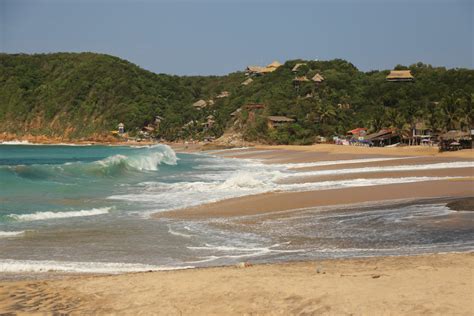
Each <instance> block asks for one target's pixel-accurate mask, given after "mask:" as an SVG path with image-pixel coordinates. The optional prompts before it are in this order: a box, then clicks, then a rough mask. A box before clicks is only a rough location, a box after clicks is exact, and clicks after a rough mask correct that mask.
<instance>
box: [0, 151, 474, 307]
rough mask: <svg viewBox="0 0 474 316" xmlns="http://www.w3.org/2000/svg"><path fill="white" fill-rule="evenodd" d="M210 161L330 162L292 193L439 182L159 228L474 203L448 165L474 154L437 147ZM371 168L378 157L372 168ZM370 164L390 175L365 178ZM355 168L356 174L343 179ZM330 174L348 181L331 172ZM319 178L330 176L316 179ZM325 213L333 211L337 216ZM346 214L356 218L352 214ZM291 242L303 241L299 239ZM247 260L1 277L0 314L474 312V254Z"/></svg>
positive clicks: (256, 204)
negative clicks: (320, 211)
mask: <svg viewBox="0 0 474 316" xmlns="http://www.w3.org/2000/svg"><path fill="white" fill-rule="evenodd" d="M180 146H181V145H180ZM180 146H174V148H175V150H181V151H192V152H194V151H200V150H202V147H201V146H192V148H190V147H188V148H185V147H180ZM209 153H212V155H217V156H221V157H223V158H228V159H232V158H239V159H259V160H260V161H262V162H264V163H265V164H301V163H315V162H319V161H325V162H333V163H329V164H327V165H324V164H323V165H312V166H306V165H295V166H296V167H298V168H295V170H296V171H295V172H301V171H302V172H316V174H314V173H313V174H309V175H306V176H304V175H305V174H304V173H303V174H302V175H303V176H301V177H299V176H296V177H292V178H289V180H285V183H288V184H308V185H310V184H314V183H318V182H324V181H345V180H348V181H352V180H358V179H361V178H363V179H395V178H403V177H439V179H437V180H432V179H431V180H429V181H419V182H412V183H395V184H386V185H371V186H361V187H347V188H337V189H331V188H326V189H325V188H322V189H317V190H306V191H296V192H280V191H276V192H268V193H263V194H256V195H249V196H244V197H238V198H230V199H226V200H222V201H218V202H214V203H209V204H204V205H199V206H197V207H191V208H186V209H179V210H174V211H168V212H161V213H157V214H154V219H151V220H172V221H178V222H179V221H195V220H208V219H226V218H227V219H233V218H237V219H239V221H240V222H239V223H240V224H241V225H246V223H248V224H249V226H248V229H249V230H252V229H253V228H254V227H257V226H258V225H260V224H259V223H261V221H263V219H268V218H271V219H273V220H277V219H279V218H282V217H292V216H294V215H297V214H300V213H302V212H305V211H307V210H308V209H314V208H318V207H319V208H321V207H327V206H340V207H341V208H343V207H345V206H350V205H352V206H354V205H358V204H360V203H361V204H368V203H390V202H403V201H423V200H425V199H442V198H443V199H455V198H456V199H461V198H466V197H467V198H469V197H472V196H473V195H474V167H472V166H471V165H467V166H463V167H460V168H457V167H456V168H450V167H449V166H451V165H450V163H460V162H462V163H468V164H469V163H472V162H473V156H472V150H467V151H461V152H454V153H441V154H440V153H437V152H435V151H434V149H433V148H422V147H416V148H406V149H405V148H401V149H393V148H380V149H379V148H360V147H348V148H344V147H343V146H331V145H321V146H318V145H315V146H308V147H291V146H290V147H288V146H282V147H268V146H259V147H253V148H247V149H235V150H218V149H217V150H214V151H212V152H209ZM381 158H382V159H385V158H389V159H392V158H394V159H393V160H380V159H381ZM400 158H403V159H400ZM405 158H407V159H405ZM358 159H362V160H361V162H357V161H356V162H351V163H345V162H340V160H347V161H348V162H349V161H350V160H358ZM364 159H365V160H364ZM366 159H375V160H374V161H372V162H368V161H366ZM377 159H379V160H377ZM432 164H442V165H440V166H441V167H439V168H438V167H437V168H435V169H420V168H419V167H416V166H425V165H432ZM291 166H292V165H288V168H290V167H291ZM400 166H401V167H400ZM444 166H446V167H444ZM373 167H377V168H380V167H381V168H386V169H382V170H385V171H380V170H379V171H370V170H371V169H364V168H373ZM394 167H395V169H393V168H394ZM387 168H388V169H387ZM396 168H401V169H400V170H398V169H396ZM413 168H415V169H413ZM416 168H419V169H416ZM423 168H425V167H423ZM353 169H357V172H353V171H347V170H353ZM334 170H342V172H341V173H340V174H332V173H331V174H325V173H324V172H325V171H334ZM344 170H346V171H344ZM377 170H378V169H377ZM320 171H323V173H322V174H318V173H317V172H320ZM327 211H328V212H331V209H328V210H327ZM346 212H351V209H350V208H349V209H347V211H346ZM249 216H250V217H249ZM249 218H252V220H251V221H250V220H249ZM252 225H254V226H252ZM466 225H469V223H467V224H466ZM244 230H245V229H244ZM294 242H295V244H297V243H298V241H297V240H295V241H294ZM246 261H247V260H246ZM244 262H245V261H242V264H244ZM248 262H249V263H248V265H249V266H246V267H238V266H227V267H211V268H199V269H191V270H180V271H167V272H164V271H163V272H150V273H129V274H122V275H102V276H100V275H99V276H97V275H93V276H92V275H79V276H67V275H66V276H64V275H60V276H58V275H56V274H54V273H52V274H46V275H43V276H42V277H41V278H39V279H31V280H26V281H25V280H21V281H19V280H10V281H9V280H8V278H4V281H1V282H0V311H1V312H3V313H12V312H20V313H21V312H25V313H40V314H41V313H50V312H59V313H73V314H145V315H148V314H159V315H222V314H226V315H250V314H258V315H267V314H271V315H301V314H317V315H334V314H337V315H381V314H383V315H392V314H396V315H426V314H429V315H452V314H456V315H470V314H472V310H473V309H474V305H473V300H472V294H473V293H474V288H473V282H472V275H473V268H474V256H473V253H472V252H467V253H442V254H424V255H416V256H398V257H390V256H389V257H386V256H385V257H383V256H382V257H372V258H359V259H331V260H309V261H303V262H287V263H271V264H252V260H251V259H250V260H248ZM246 264H247V263H245V264H244V265H246ZM125 293H126V294H125Z"/></svg>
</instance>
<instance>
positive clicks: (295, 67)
mask: <svg viewBox="0 0 474 316" xmlns="http://www.w3.org/2000/svg"><path fill="white" fill-rule="evenodd" d="M303 65H306V63H298V64H296V65H295V66H294V67H293V68H292V69H291V71H293V72H296V71H298V68H300V67H301V66H303Z"/></svg>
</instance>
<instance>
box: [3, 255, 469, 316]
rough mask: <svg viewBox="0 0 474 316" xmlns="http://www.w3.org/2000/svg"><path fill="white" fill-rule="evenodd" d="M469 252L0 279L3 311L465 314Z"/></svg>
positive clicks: (185, 313)
mask: <svg viewBox="0 0 474 316" xmlns="http://www.w3.org/2000/svg"><path fill="white" fill-rule="evenodd" d="M473 268H474V254H473V253H464V254H443V255H423V256H411V257H378V258H367V259H338V260H322V261H312V262H295V263H286V264H269V265H257V266H250V267H246V268H238V267H217V268H205V269H195V270H182V271H170V272H153V273H136V274H126V275H117V276H94V277H89V276H82V277H71V278H65V279H62V280H42V281H16V282H1V283H0V311H2V312H3V313H28V314H31V313H35V314H44V313H73V314H81V315H84V314H87V315H91V314H94V315H96V314H121V315H138V314H139V315H302V314H311V315H472V311H473V310H474V300H472V294H473V293H474V285H473V282H472V273H473Z"/></svg>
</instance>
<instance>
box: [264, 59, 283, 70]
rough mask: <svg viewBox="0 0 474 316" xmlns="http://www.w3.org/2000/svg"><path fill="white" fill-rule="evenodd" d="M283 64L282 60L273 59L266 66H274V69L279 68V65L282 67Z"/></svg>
mask: <svg viewBox="0 0 474 316" xmlns="http://www.w3.org/2000/svg"><path fill="white" fill-rule="evenodd" d="M281 66H282V64H280V62H278V61H276V60H275V61H273V62H272V63H271V64H268V65H267V67H266V68H274V69H277V68H279V67H281Z"/></svg>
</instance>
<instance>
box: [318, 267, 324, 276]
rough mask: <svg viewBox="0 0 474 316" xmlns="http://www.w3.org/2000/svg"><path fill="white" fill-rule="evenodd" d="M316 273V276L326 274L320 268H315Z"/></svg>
mask: <svg viewBox="0 0 474 316" xmlns="http://www.w3.org/2000/svg"><path fill="white" fill-rule="evenodd" d="M316 273H317V274H326V272H325V271H323V268H322V267H317V268H316Z"/></svg>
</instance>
